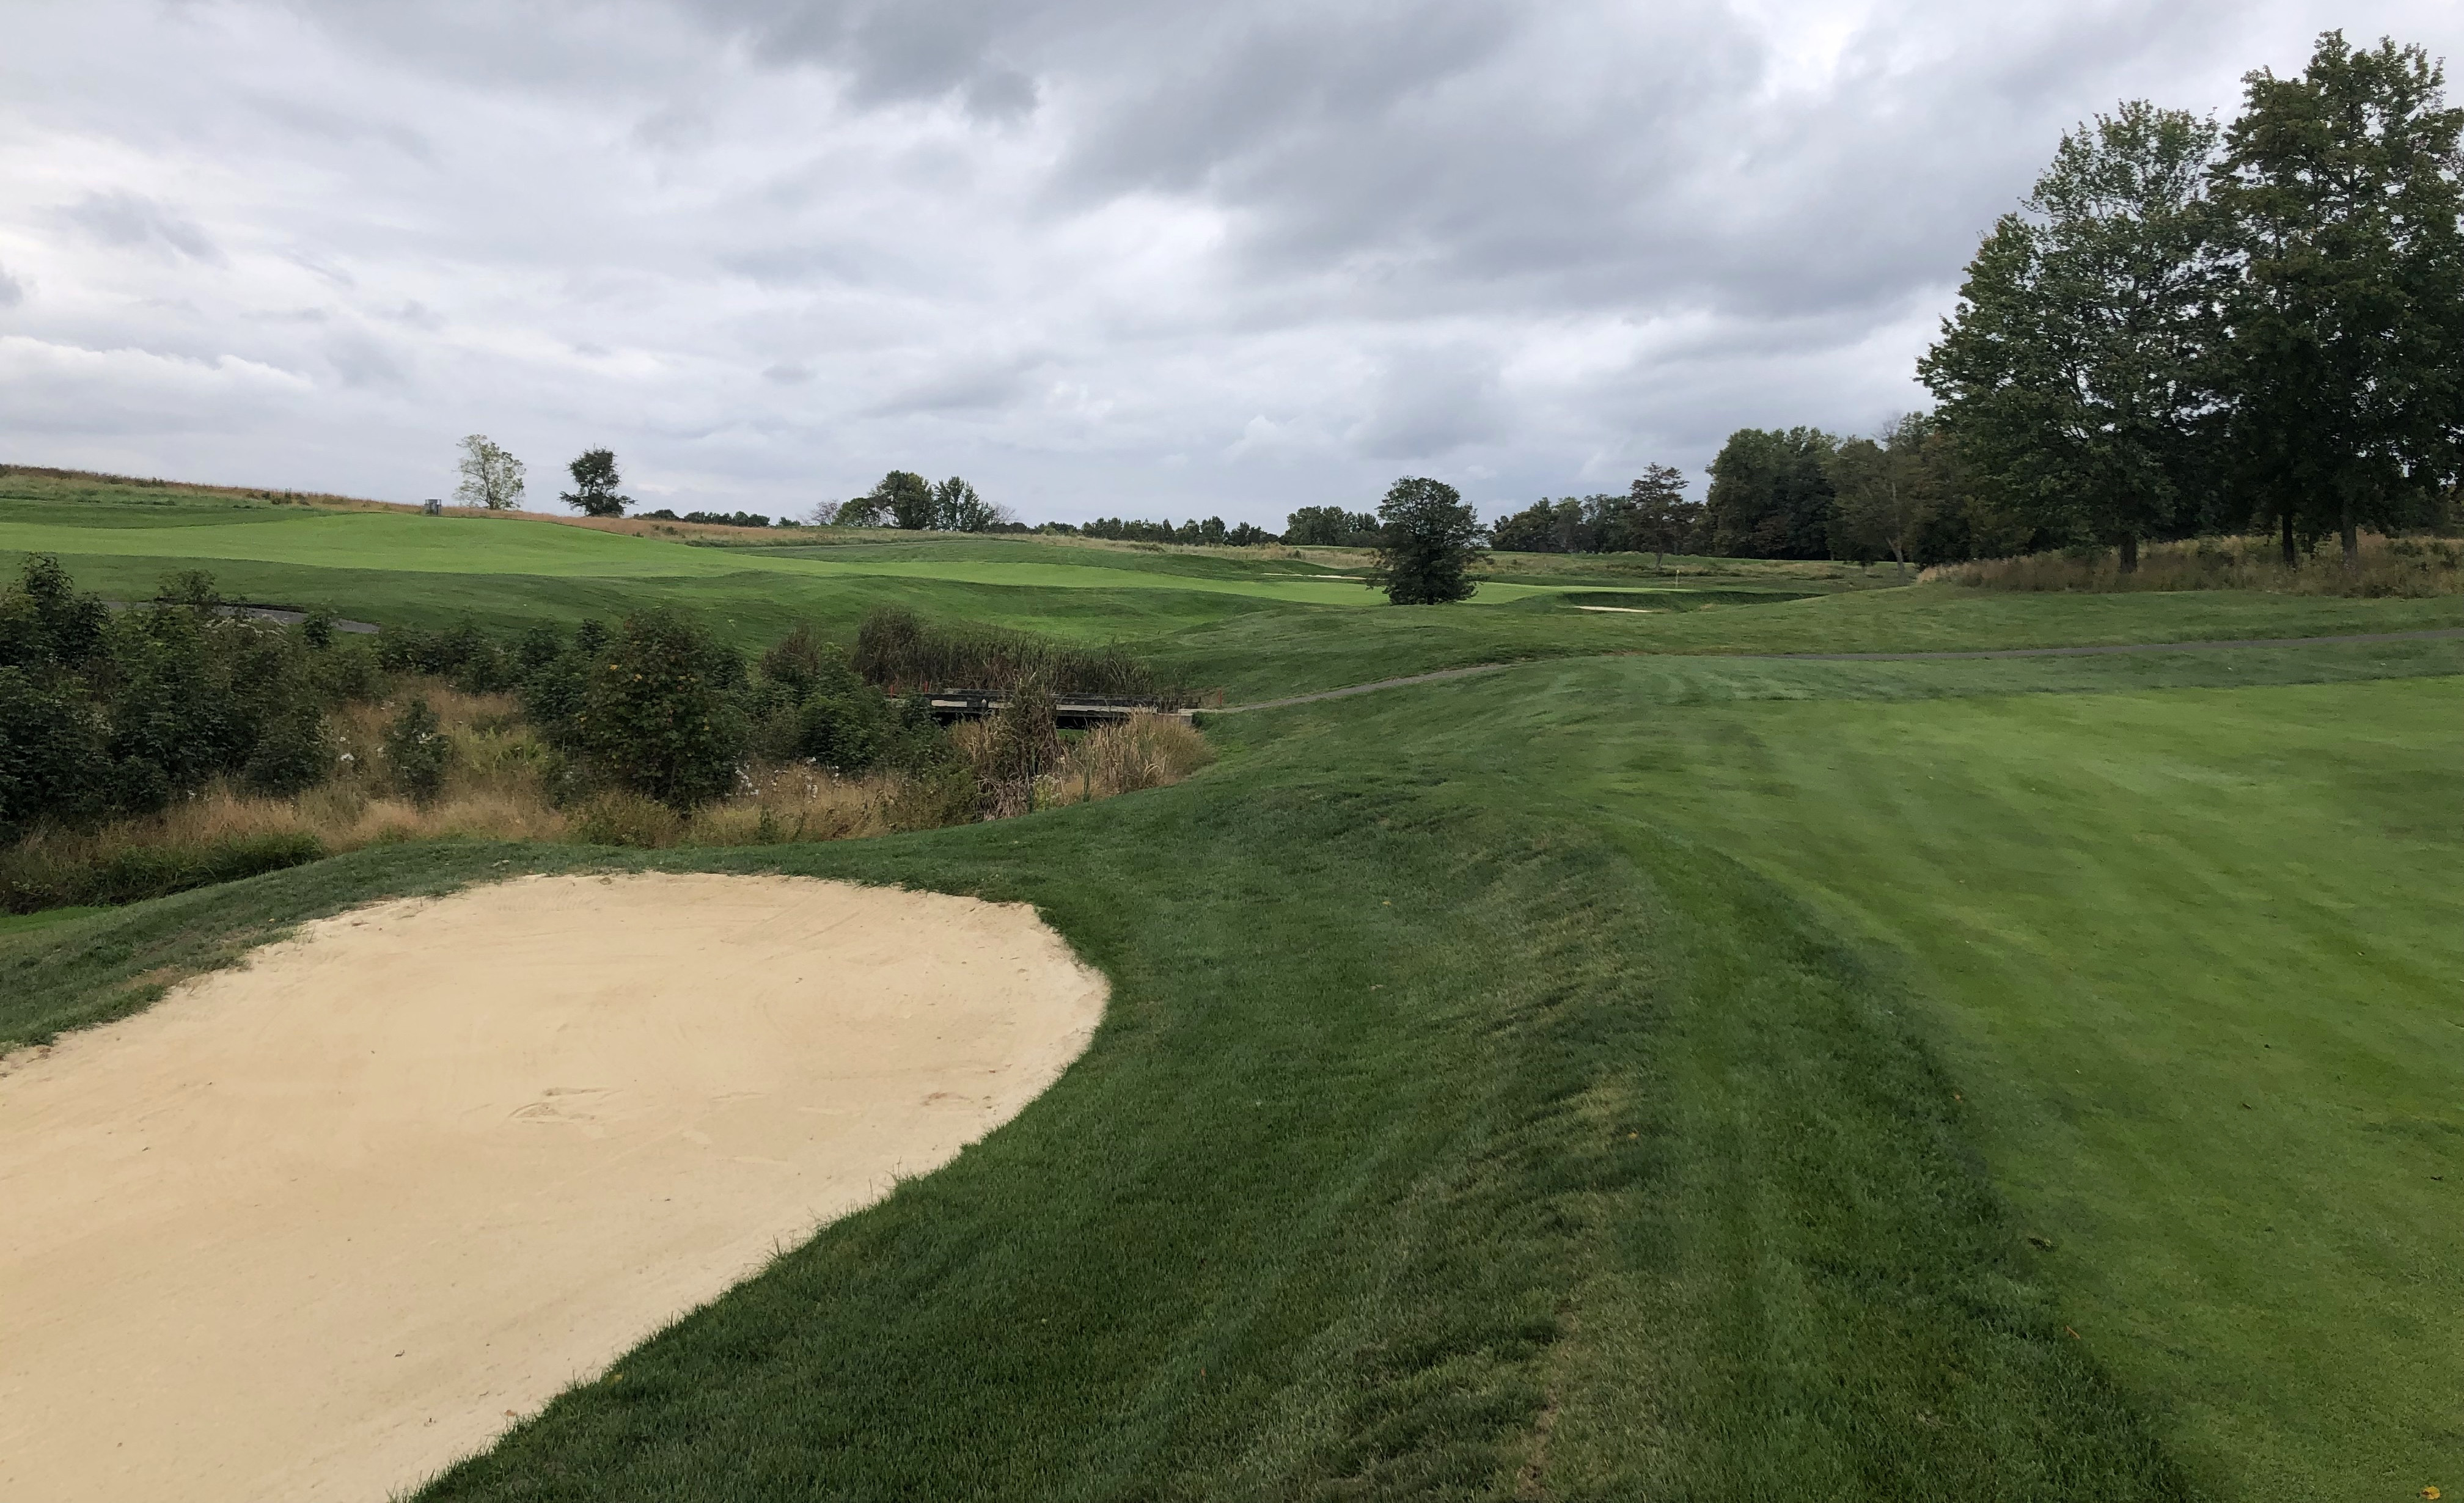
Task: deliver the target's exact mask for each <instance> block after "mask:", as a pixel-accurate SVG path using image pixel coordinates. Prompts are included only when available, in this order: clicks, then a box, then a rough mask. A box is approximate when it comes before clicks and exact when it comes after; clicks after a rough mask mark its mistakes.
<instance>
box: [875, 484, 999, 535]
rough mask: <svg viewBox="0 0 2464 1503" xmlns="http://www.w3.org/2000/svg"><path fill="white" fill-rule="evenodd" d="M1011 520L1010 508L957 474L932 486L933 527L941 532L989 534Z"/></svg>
mask: <svg viewBox="0 0 2464 1503" xmlns="http://www.w3.org/2000/svg"><path fill="white" fill-rule="evenodd" d="M1010 520H1011V517H1010V514H1009V512H1007V511H1005V510H1004V509H1002V508H1001V507H997V506H995V505H993V504H992V503H991V502H989V501H986V500H985V499H984V498H983V497H981V496H979V495H978V494H976V488H975V487H973V486H971V485H969V484H967V483H966V482H965V481H963V480H961V479H959V478H958V477H957V476H956V475H952V476H951V477H950V478H949V479H947V480H944V481H942V482H941V483H940V484H939V485H937V486H935V487H934V488H933V526H935V528H938V529H939V530H940V531H942V532H945V533H989V532H991V531H992V530H993V529H995V528H997V527H1000V526H1001V525H1002V524H1003V523H1006V522H1008V521H1010ZM898 525H899V526H901V527H904V526H906V525H907V524H906V523H904V522H901V523H899V524H898Z"/></svg>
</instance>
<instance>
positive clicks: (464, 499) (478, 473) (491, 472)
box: [453, 433, 522, 512]
mask: <svg viewBox="0 0 2464 1503" xmlns="http://www.w3.org/2000/svg"><path fill="white" fill-rule="evenodd" d="M459 468H460V469H461V471H462V483H461V484H460V485H457V486H455V487H454V488H453V499H454V500H456V501H459V502H461V503H462V504H463V505H464V506H476V507H485V508H487V509H488V510H489V511H491V512H510V511H512V510H514V509H515V508H516V507H518V506H520V505H521V504H522V462H521V461H520V460H518V459H516V458H515V457H514V456H513V455H511V454H509V453H507V452H505V450H504V449H502V448H501V447H497V445H496V443H495V441H494V440H492V439H490V438H489V437H488V436H487V435H486V434H484V433H473V434H472V435H471V436H470V437H468V438H466V439H464V440H463V441H462V463H461V465H460V467H459Z"/></svg>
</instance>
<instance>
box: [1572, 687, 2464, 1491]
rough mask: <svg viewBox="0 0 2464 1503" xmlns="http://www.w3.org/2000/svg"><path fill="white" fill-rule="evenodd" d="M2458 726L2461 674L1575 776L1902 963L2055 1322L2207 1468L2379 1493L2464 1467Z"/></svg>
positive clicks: (1980, 715) (1739, 733)
mask: <svg viewBox="0 0 2464 1503" xmlns="http://www.w3.org/2000/svg"><path fill="white" fill-rule="evenodd" d="M2459 728H2464V681H2459V680H2456V679H2452V678H2444V679H2429V680H2420V681H2413V682H2407V683H2377V684H2350V685H2340V686H2299V687H2270V688H2254V689H2238V690H2217V689H2180V690H2174V691H2171V692H2168V693H2164V694H2099V695H2079V696H2065V697H2053V696H2024V697H2011V698H1998V699H1988V700H1982V701H1957V702H1948V703H1933V704H1926V705H1918V706H1876V705H1870V704H1854V703H1827V704H1818V705H1787V706H1755V707H1752V708H1740V709H1730V710H1721V711H1711V712H1695V713H1691V714H1688V715H1686V716H1683V717H1675V718H1672V719H1670V720H1668V721H1667V722H1664V723H1663V724H1662V725H1661V726H1660V727H1658V728H1656V729H1655V730H1652V731H1649V732H1646V733H1642V734H1636V735H1629V736H1624V737H1620V738H1618V740H1617V745H1616V747H1615V752H1613V753H1612V754H1611V755H1609V756H1606V757H1604V758H1603V759H1602V760H1601V762H1600V763H1599V764H1597V775H1599V776H1601V777H1602V778H1603V779H1604V780H1605V781H1607V782H1608V783H1609V784H1610V785H1611V786H1614V787H1616V788H1617V790H1618V792H1619V794H1620V795H1621V796H1622V797H1625V798H1630V799H1633V800H1635V801H1636V802H1637V803H1639V805H1641V806H1642V807H1643V808H1645V809H1647V810H1649V811H1650V812H1651V817H1654V818H1656V819H1658V820H1661V821H1664V822H1665V823H1667V824H1669V825H1671V826H1673V827H1675V828H1679V829H1683V830H1685V831H1687V832H1689V833H1690V834H1691V835H1693V837H1694V838H1695V839H1699V840H1701V841H1702V842H1704V844H1705V846H1706V847H1709V848H1715V849H1718V850H1721V851H1724V852H1727V853H1730V854H1733V855H1735V856H1737V857H1738V858H1740V859H1742V860H1745V861H1747V862H1748V863H1749V864H1750V865H1752V866H1754V867H1755V868H1756V869H1758V870H1760V871H1763V872H1765V873H1768V874H1770V875H1771V876H1773V877H1776V878H1778V879H1780V880H1781V881H1783V882H1786V883H1787V884H1788V885H1789V886H1791V887H1792V888H1793V889H1795V890H1797V891H1799V892H1802V893H1806V894H1808V895H1809V896H1811V897H1813V898H1814V899H1815V901H1816V903H1817V904H1818V905H1819V906H1820V907H1821V908H1822V909H1823V910H1825V911H1826V912H1829V913H1831V914H1834V915H1837V916H1839V917H1841V918H1843V919H1845V920H1846V921H1847V922H1848V925H1849V926H1850V927H1851V928H1852V929H1854V930H1857V931H1861V932H1864V933H1868V934H1872V935H1875V936H1877V937H1879V938H1881V939H1883V940H1885V941H1887V942H1888V943H1889V944H1890V945H1891V946H1893V947H1894V948H1896V949H1898V950H1899V951H1900V952H1901V953H1903V954H1904V955H1906V956H1908V957H1909V958H1910V960H1911V962H1912V964H1911V966H1910V974H1911V979H1912V981H1913V982H1914V984H1915V986H1916V987H1917V989H1918V990H1919V991H1921V992H1922V993H1923V994H1925V996H1926V997H1928V998H1929V999H1930V1001H1931V1003H1932V1004H1933V1008H1932V1010H1933V1011H1934V1012H1935V1013H1937V1014H1938V1015H1939V1016H1940V1018H1941V1019H1942V1021H1943V1022H1944V1023H1945V1024H1946V1025H1947V1026H1946V1029H1945V1034H1944V1036H1945V1038H1946V1040H1947V1045H1948V1049H1947V1054H1948V1058H1949V1061H1950V1064H1951V1070H1952V1074H1953V1075H1954V1076H1955V1077H1956V1078H1960V1079H1961V1080H1963V1081H1965V1082H1966V1083H1967V1085H1968V1087H1969V1100H1971V1101H1972V1102H1973V1104H1974V1107H1975V1120H1976V1122H1977V1123H1978V1125H1979V1128H1980V1131H1981V1135H1982V1141H1983V1143H1984V1144H1985V1147H1986V1150H1987V1152H1988V1154H1989V1156H1990V1158H1991V1162H1992V1163H1993V1165H1994V1167H1995V1169H1996V1170H1997V1177H1998V1178H1999V1179H2000V1181H2001V1183H2002V1184H2003V1185H2004V1187H2005V1188H2006V1190H2007V1192H2008V1193H2009V1194H2010V1195H2011V1197H2012V1198H2013V1201H2014V1202H2015V1204H2016V1205H2017V1206H2018V1208H2019V1209H2020V1211H2021V1218H2020V1219H2021V1222H2022V1224H2023V1226H2024V1230H2025V1231H2026V1232H2027V1233H2028V1234H2029V1235H2030V1236H2032V1237H2034V1238H2037V1239H2040V1243H2041V1245H2042V1248H2043V1251H2042V1252H2041V1253H2040V1256H2041V1259H2042V1262H2043V1264H2044V1266H2045V1267H2046V1269H2047V1270H2048V1271H2049V1272H2050V1273H2051V1274H2052V1275H2053V1276H2054V1277H2055V1279H2056V1280H2057V1282H2058V1283H2059V1284H2060V1286H2061V1287H2062V1288H2063V1289H2064V1290H2065V1292H2066V1294H2067V1295H2068V1296H2069V1299H2070V1302H2071V1308H2072V1309H2073V1310H2074V1311H2075V1312H2076V1318H2075V1321H2074V1323H2075V1324H2076V1325H2077V1326H2078V1327H2079V1330H2080V1332H2081V1334H2082V1336H2083V1338H2084V1339H2085V1340H2086V1341H2087V1343H2088V1345H2089V1348H2090V1350H2092V1351H2094V1352H2096V1353H2097V1354H2098V1355H2099V1356H2100V1357H2101V1358H2102V1359H2103V1360H2104V1361H2107V1362H2109V1363H2111V1364H2112V1365H2113V1366H2114V1367H2115V1368H2116V1369H2117V1370H2118V1371H2120V1372H2121V1373H2122V1374H2123V1375H2124V1377H2125V1378H2126V1379H2128V1380H2129V1381H2130V1382H2131V1383H2132V1386H2133V1387H2134V1389H2135V1390H2136V1391H2138V1392H2140V1393H2141V1394H2143V1395H2145V1397H2146V1402H2147V1403H2148V1404H2149V1405H2150V1407H2151V1409H2152V1410H2153V1411H2154V1412H2155V1413H2157V1414H2159V1415H2161V1416H2162V1418H2163V1422H2164V1425H2165V1428H2166V1430H2167V1433H2168V1434H2169V1435H2170V1436H2171V1437H2172V1438H2173V1439H2174V1440H2175V1442H2176V1444H2177V1445H2178V1446H2179V1448H2180V1449H2181V1450H2182V1452H2183V1454H2185V1455H2186V1456H2188V1457H2190V1458H2194V1459H2195V1460H2196V1461H2197V1462H2198V1464H2199V1470H2201V1471H2202V1472H2204V1473H2206V1474H2207V1475H2208V1476H2210V1477H2211V1478H2214V1479H2216V1480H2217V1481H2218V1482H2220V1483H2223V1484H2226V1485H2228V1490H2229V1492H2231V1493H2232V1494H2233V1495H2236V1496H2243V1497H2254V1498H2283V1499H2288V1500H2289V1499H2297V1498H2312V1497H2365V1496H2385V1497H2394V1496H2398V1495H2402V1494H2405V1493H2409V1492H2412V1491H2414V1490H2416V1489H2418V1488H2420V1487H2422V1486H2423V1485H2424V1484H2425V1483H2430V1482H2434V1481H2435V1480H2436V1479H2438V1478H2440V1477H2451V1478H2452V1477H2453V1476H2454V1474H2455V1467H2456V1464H2457V1462H2458V1461H2459V1460H2464V1340H2459V1335H2464V1329H2460V1328H2459V1319H2464V1241H2459V1234H2464V1098H2459V1096H2458V1094H2457V1090H2456V1083H2457V1081H2458V1080H2459V1079H2464V883H2459V882H2458V874H2459V872H2464V780H2459V778H2458V776H2457V773H2458V769H2459V761H2458V757H2459V750H2464V749H2459V746H2458V732H2459ZM1604 750H1606V749H1604ZM2450 1485H2451V1486H2452V1485H2454V1484H2453V1482H2452V1481H2451V1483H2450Z"/></svg>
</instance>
